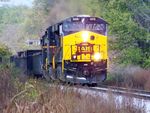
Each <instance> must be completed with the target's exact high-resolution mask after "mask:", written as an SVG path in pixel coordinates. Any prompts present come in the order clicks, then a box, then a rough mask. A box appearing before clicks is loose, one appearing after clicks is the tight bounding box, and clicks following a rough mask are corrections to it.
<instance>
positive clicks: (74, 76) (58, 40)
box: [40, 15, 108, 84]
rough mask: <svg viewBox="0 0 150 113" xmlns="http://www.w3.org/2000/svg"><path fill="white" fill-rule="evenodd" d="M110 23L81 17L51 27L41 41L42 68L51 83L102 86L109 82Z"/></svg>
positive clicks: (68, 19)
mask: <svg viewBox="0 0 150 113" xmlns="http://www.w3.org/2000/svg"><path fill="white" fill-rule="evenodd" d="M107 32H108V23H107V22H106V21H105V20H104V19H102V18H98V17H92V16H88V15H77V16H73V17H69V18H67V19H65V20H63V21H61V22H59V23H56V24H54V25H52V26H49V27H48V28H47V29H46V31H45V34H44V35H43V36H42V37H41V39H40V41H41V51H42V52H41V55H42V56H41V58H42V59H41V68H42V73H43V76H44V77H45V78H46V79H47V80H50V79H53V80H62V81H67V82H73V83H88V84H93V83H96V84H97V83H101V82H102V81H104V80H105V79H106V78H107V63H108V52H107V38H108V37H107Z"/></svg>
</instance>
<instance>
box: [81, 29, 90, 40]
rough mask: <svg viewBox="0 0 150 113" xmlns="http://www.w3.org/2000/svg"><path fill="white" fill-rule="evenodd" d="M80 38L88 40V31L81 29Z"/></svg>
mask: <svg viewBox="0 0 150 113" xmlns="http://www.w3.org/2000/svg"><path fill="white" fill-rule="evenodd" d="M82 39H83V42H87V41H88V40H89V32H88V31H83V33H82Z"/></svg>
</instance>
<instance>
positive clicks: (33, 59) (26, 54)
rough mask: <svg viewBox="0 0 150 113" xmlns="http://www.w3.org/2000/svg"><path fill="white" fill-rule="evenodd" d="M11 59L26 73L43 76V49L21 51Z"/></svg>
mask: <svg viewBox="0 0 150 113" xmlns="http://www.w3.org/2000/svg"><path fill="white" fill-rule="evenodd" d="M10 60H11V62H13V63H14V64H15V66H16V67H17V68H19V69H21V70H22V71H23V73H24V74H25V75H28V76H32V75H34V76H36V77H40V76H42V69H41V65H42V64H41V61H42V55H41V50H26V51H20V52H18V53H17V55H14V56H11V58H10Z"/></svg>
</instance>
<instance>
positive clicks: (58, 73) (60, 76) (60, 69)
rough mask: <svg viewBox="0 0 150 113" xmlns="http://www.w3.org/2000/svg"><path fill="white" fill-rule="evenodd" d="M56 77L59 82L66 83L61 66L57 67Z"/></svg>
mask: <svg viewBox="0 0 150 113" xmlns="http://www.w3.org/2000/svg"><path fill="white" fill-rule="evenodd" d="M56 76H57V78H58V79H59V80H61V81H64V77H63V73H62V68H61V66H60V65H59V66H57V68H56Z"/></svg>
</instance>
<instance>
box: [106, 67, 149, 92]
mask: <svg viewBox="0 0 150 113" xmlns="http://www.w3.org/2000/svg"><path fill="white" fill-rule="evenodd" d="M105 84H107V85H113V86H119V87H127V88H136V89H142V90H147V91H150V69H147V70H146V69H142V68H140V67H134V66H128V67H119V68H118V67H116V68H115V69H114V70H113V71H111V72H110V73H109V75H108V79H107V80H106V82H105Z"/></svg>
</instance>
